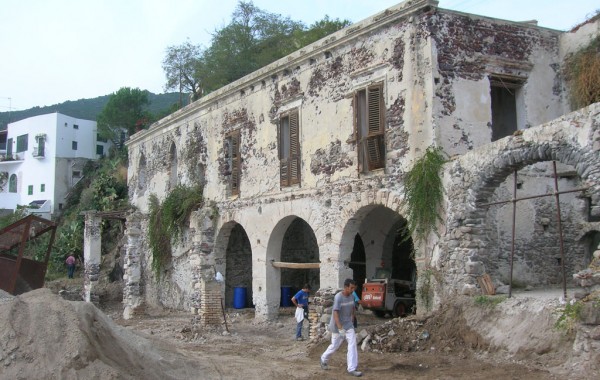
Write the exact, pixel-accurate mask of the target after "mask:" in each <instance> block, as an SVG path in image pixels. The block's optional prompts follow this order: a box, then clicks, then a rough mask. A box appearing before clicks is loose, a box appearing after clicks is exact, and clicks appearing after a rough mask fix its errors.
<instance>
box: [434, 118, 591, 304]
mask: <svg viewBox="0 0 600 380" xmlns="http://www.w3.org/2000/svg"><path fill="white" fill-rule="evenodd" d="M584 111H585V110H584ZM582 116H583V117H582ZM586 117H590V114H587V113H585V112H583V113H579V112H577V113H573V114H571V115H570V117H565V118H564V119H559V120H557V121H555V122H552V123H549V124H548V125H544V126H540V127H536V128H530V129H528V130H525V131H523V133H522V135H517V136H510V137H507V138H505V139H502V140H499V141H497V142H495V143H492V144H489V145H488V146H486V147H485V149H482V150H480V151H475V152H470V153H469V154H466V155H464V156H462V157H460V158H459V159H457V160H455V161H454V162H452V163H451V164H450V165H449V166H448V167H447V168H446V173H445V174H446V178H447V179H450V180H449V184H448V186H446V188H447V191H448V194H447V199H448V204H447V210H446V211H447V216H448V218H447V220H446V226H447V231H446V234H445V236H444V239H443V242H442V243H441V244H440V247H439V248H440V250H439V251H440V252H441V253H440V255H439V257H437V258H434V259H435V260H433V261H434V263H435V265H436V266H437V268H438V269H443V270H444V271H445V274H446V281H447V282H450V283H451V284H453V285H454V286H450V287H447V289H452V290H451V291H461V292H462V293H465V294H471V293H473V292H477V291H478V290H477V286H476V284H477V281H476V278H477V277H478V276H481V275H482V274H483V273H485V266H484V265H483V263H482V260H481V257H482V255H485V254H486V250H487V249H488V247H487V244H486V240H487V239H486V236H485V233H486V229H485V225H484V224H485V218H486V209H485V208H483V207H480V205H481V204H485V203H487V202H489V201H490V199H491V197H492V196H493V194H494V191H495V190H496V189H497V188H498V187H499V186H500V184H501V183H502V182H503V181H504V180H505V179H506V178H507V177H509V176H510V175H511V173H513V172H514V171H516V170H520V169H523V168H525V167H526V166H529V165H532V164H536V163H539V162H544V161H557V162H559V163H562V164H566V165H570V166H571V167H573V168H574V170H575V172H576V174H577V175H578V176H579V178H580V179H581V180H582V181H585V182H586V183H587V184H588V185H589V189H588V190H587V191H586V195H587V196H589V197H590V199H592V204H591V205H590V207H591V208H593V209H594V210H598V209H599V207H600V205H599V204H598V202H599V200H600V183H599V182H598V176H599V173H600V158H599V157H598V152H597V149H596V150H594V149H593V146H592V144H593V138H592V136H593V135H594V134H595V133H597V132H596V131H595V130H596V129H597V128H598V123H595V122H592V123H591V124H590V123H589V122H587V121H586V120H580V118H581V119H583V118H586ZM576 119H578V120H576ZM586 123H587V125H586ZM582 125H586V128H581V126H582ZM567 275H568V274H567Z"/></svg>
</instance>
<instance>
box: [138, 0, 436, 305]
mask: <svg viewBox="0 0 600 380" xmlns="http://www.w3.org/2000/svg"><path fill="white" fill-rule="evenodd" d="M417 3H419V4H421V5H423V4H427V3H428V2H427V1H421V2H417ZM414 4H415V2H412V3H408V8H409V11H410V12H412V9H413V8H411V7H413V6H414ZM399 8H400V9H402V7H399ZM417 8H418V7H417ZM420 17H424V16H422V15H421V16H420ZM405 41H410V43H407V42H405ZM430 48H431V47H430V43H429V41H428V39H427V38H417V32H416V30H415V24H414V22H412V21H411V22H407V17H406V16H405V15H402V14H401V12H398V11H395V12H392V13H384V14H382V15H380V16H379V18H378V19H377V20H375V21H373V20H366V21H365V22H364V23H362V24H359V25H355V26H353V27H352V28H351V29H349V30H343V31H340V32H338V33H336V34H334V35H333V36H330V37H328V38H326V39H324V40H322V41H320V42H317V43H315V44H313V45H311V46H309V47H307V48H305V49H303V50H302V51H300V52H298V53H295V54H292V55H291V56H290V57H287V58H285V59H283V60H281V61H279V62H277V63H275V64H272V65H270V66H267V67H266V68H264V69H261V70H259V71H258V72H256V73H254V74H251V75H250V76H248V77H246V78H244V79H242V80H240V81H238V82H235V83H233V84H231V85H229V86H226V87H225V88H223V89H221V90H219V91H216V92H215V93H213V94H211V95H209V96H207V97H205V98H203V99H201V100H200V101H198V102H195V103H194V104H192V105H190V106H188V107H186V108H185V109H183V110H181V111H179V112H177V113H175V114H173V115H171V116H169V117H167V118H165V119H163V120H161V121H160V122H159V123H157V124H155V125H153V126H152V127H151V128H150V129H149V130H148V131H143V132H141V133H139V134H137V135H134V136H132V139H131V140H130V142H129V143H128V146H129V152H130V171H129V173H130V175H129V183H130V197H131V200H132V203H133V204H134V205H135V206H136V207H137V208H138V210H139V211H141V212H142V213H148V211H149V210H148V203H149V202H148V199H149V198H148V197H149V196H150V194H155V195H156V196H157V197H158V199H159V200H162V199H164V197H165V196H166V195H167V194H168V191H169V190H170V189H171V188H173V186H174V184H173V183H172V181H170V180H169V178H170V168H171V166H170V165H171V162H170V157H169V149H170V147H171V144H175V146H176V150H177V156H178V162H177V163H178V168H177V177H178V182H179V183H186V184H191V183H194V178H193V176H192V173H193V171H194V170H197V166H199V165H202V167H203V168H204V170H205V173H204V181H205V187H204V196H205V198H206V199H207V200H210V201H213V202H216V207H217V209H218V212H219V215H220V217H219V223H221V222H223V224H225V223H228V222H231V221H235V222H237V223H239V224H240V225H242V227H243V228H244V230H245V232H246V233H247V234H248V236H249V238H250V242H251V245H252V254H253V264H256V263H261V262H263V263H264V262H266V261H265V260H267V251H266V246H265V244H266V243H265V242H266V241H268V240H269V236H270V235H271V234H273V230H274V228H275V227H274V226H273V223H257V218H258V216H257V215H256V211H255V210H256V207H257V206H256V205H260V204H261V202H263V201H264V200H268V201H267V202H269V203H270V202H275V200H276V199H278V198H280V200H279V202H283V205H284V206H283V207H281V208H279V207H278V208H277V211H273V212H269V211H268V210H269V207H268V206H262V208H263V210H262V212H263V214H264V215H267V218H268V220H269V221H272V220H274V221H280V220H284V219H285V218H287V217H289V216H290V215H298V216H300V215H303V216H304V217H303V219H304V220H305V221H307V222H308V223H309V224H310V225H311V228H313V230H314V231H315V235H316V238H317V241H318V245H319V248H320V251H321V252H320V256H321V261H322V262H323V261H325V262H327V263H332V264H331V265H329V264H328V265H326V266H325V267H324V268H322V269H321V285H323V284H324V283H325V284H328V285H329V286H339V285H340V284H341V283H342V282H343V279H344V278H345V277H349V276H351V271H349V269H348V268H347V267H345V268H343V269H340V265H342V266H343V264H340V252H339V250H340V249H339V241H337V243H334V242H335V239H334V238H333V235H334V232H333V230H334V229H333V228H332V227H331V225H332V224H335V225H336V226H338V228H339V226H340V225H343V224H344V222H343V220H344V219H343V218H342V219H339V218H335V215H337V213H338V212H339V210H340V208H341V206H339V205H336V204H335V203H334V202H331V203H330V204H329V205H327V206H323V205H322V204H321V202H320V201H318V199H319V198H320V197H321V194H322V193H321V191H322V190H318V188H319V187H321V186H328V185H329V184H335V186H334V188H335V189H336V190H335V191H337V192H341V191H344V192H346V193H347V194H349V193H350V192H353V191H356V190H357V189H358V188H361V187H362V184H369V185H367V187H364V188H365V189H366V190H367V191H371V189H372V188H375V189H379V188H383V187H396V188H397V187H398V186H399V184H400V181H399V180H398V176H399V175H401V174H402V173H403V172H404V171H405V168H406V167H408V165H409V162H410V161H411V160H412V158H413V157H414V156H415V155H416V154H417V152H419V151H422V150H424V148H425V147H427V146H429V145H430V144H431V143H432V138H433V137H432V136H433V135H432V134H431V133H430V130H431V128H428V127H427V125H426V124H427V120H430V115H429V114H430V112H431V111H430V107H429V106H428V105H427V101H425V99H428V98H431V94H429V93H428V92H427V91H428V90H427V88H431V85H427V81H428V80H429V79H427V78H431V75H424V74H423V72H424V71H425V72H431V66H430V64H424V63H425V62H431V59H430V58H429V56H430V55H431V51H430ZM405 63H406V64H405ZM375 83H383V84H384V94H385V104H386V107H387V110H386V119H387V120H389V122H388V123H386V133H387V134H388V136H389V139H388V141H387V147H386V148H387V149H386V150H387V152H386V153H387V160H388V164H387V165H386V166H387V167H388V169H387V170H386V171H387V172H389V175H386V174H387V173H385V172H384V171H378V172H374V173H369V174H366V175H364V174H361V175H359V173H358V171H357V153H356V142H355V141H354V140H353V139H352V137H353V133H354V129H353V128H354V127H353V108H352V95H353V93H354V91H356V90H360V89H364V88H366V86H368V85H371V84H375ZM415 84H416V85H415ZM407 98H408V99H411V100H410V101H408V102H407V101H406V100H405V99H407ZM407 103H408V104H409V106H410V107H405V104H407ZM294 108H297V109H298V110H299V116H300V135H301V137H300V144H301V150H302V155H301V159H302V164H301V184H300V185H299V186H291V187H289V188H281V187H280V184H279V158H278V142H277V124H278V122H279V119H280V117H281V116H282V115H285V113H286V112H289V111H290V110H291V109H294ZM409 122H410V123H413V124H415V125H418V126H419V127H418V128H415V132H414V133H409V131H408V130H407V129H406V126H407V125H408V123H409ZM234 130H239V131H240V134H241V138H240V155H241V158H242V160H241V168H242V170H241V173H242V174H241V184H240V196H239V197H234V198H230V193H229V192H228V181H229V177H228V175H227V172H228V171H229V167H228V163H227V160H226V158H225V151H224V144H223V142H224V140H225V137H226V135H227V134H228V133H229V132H231V131H234ZM189 152H193V153H195V155H190V154H189ZM142 156H143V157H144V159H143V160H142ZM190 158H194V161H193V162H192V161H191V160H190ZM142 161H144V162H145V163H144V166H145V167H144V176H143V177H144V181H145V182H146V185H145V186H144V188H143V189H140V186H136V183H137V182H138V181H139V178H140V175H139V170H138V166H139V165H140V163H141V162H142ZM358 182H360V183H361V186H359V187H357V186H356V184H355V183H358ZM349 196H350V195H349ZM351 196H352V197H355V196H360V193H358V195H356V194H351ZM313 198H315V199H316V201H310V202H309V203H310V204H305V202H306V201H302V202H299V201H298V200H299V199H311V200H312V199H313ZM366 199H367V198H365V200H366ZM398 205H399V202H397V203H396V205H395V206H396V208H397V207H398ZM233 210H235V214H236V215H240V217H238V218H227V217H226V215H228V213H229V212H230V211H231V212H233ZM306 210H312V211H311V212H312V213H311V214H309V215H304V211H306ZM319 210H323V211H326V213H324V215H321V216H319V217H318V218H317V220H316V221H313V222H312V223H311V222H310V221H312V220H313V219H314V218H315V217H316V215H320V213H321V212H323V211H319ZM332 210H335V212H332ZM242 211H243V212H245V213H246V214H243V213H241V212H242ZM248 217H251V219H249V220H248ZM340 220H342V223H340ZM257 225H262V226H265V229H264V230H259V231H255V230H254V228H256V227H257ZM323 231H326V232H323ZM218 235H219V228H216V233H215V236H218ZM353 238H354V236H352V239H353ZM217 239H218V238H217ZM257 241H261V242H262V243H257ZM336 244H337V245H336ZM180 245H181V246H180V247H175V249H174V252H175V254H174V259H173V267H171V268H170V269H169V270H168V272H169V273H168V276H165V279H166V280H165V281H167V282H169V284H168V285H167V282H165V283H164V284H162V285H161V286H159V287H157V291H156V292H152V291H149V292H147V293H148V294H154V293H156V294H157V298H158V299H160V303H162V304H168V305H170V306H173V307H178V306H179V305H181V304H183V305H188V304H191V303H193V302H189V301H186V297H187V296H185V294H191V293H194V291H193V290H191V289H190V287H191V286H192V285H191V284H193V283H194V281H193V280H192V278H193V277H194V275H195V274H194V273H195V271H194V270H187V271H186V270H182V269H181V268H179V267H177V266H178V263H179V262H181V265H184V266H185V258H186V257H187V256H186V255H195V254H196V249H195V248H194V244H193V243H190V244H186V243H185V241H184V243H182V244H180ZM216 246H217V247H221V246H222V245H220V244H219V243H217V244H216ZM350 252H351V246H350V249H349V250H347V252H345V254H346V255H349V254H350ZM217 255H218V253H217ZM270 255H271V256H272V255H273V254H272V253H271V254H270ZM148 260H149V259H148V258H147V259H146V261H148ZM347 260H349V257H348V258H347ZM212 261H213V260H212V259H210V258H207V262H212ZM255 267H256V269H255ZM253 271H254V275H253V278H254V280H255V281H254V282H253V295H254V300H253V301H254V304H255V305H256V307H257V310H261V308H264V309H265V310H267V314H268V313H270V312H271V310H272V309H274V308H277V307H278V302H279V300H278V298H279V294H278V292H279V286H280V284H279V278H278V277H277V275H276V274H275V273H271V272H273V269H272V268H270V267H268V266H267V267H266V268H264V267H263V268H261V267H260V265H258V266H257V265H253ZM145 272H146V276H148V279H149V281H147V282H146V284H145V286H146V287H150V288H152V287H153V285H151V283H153V282H155V281H154V280H155V279H152V278H151V274H150V273H147V272H148V271H145ZM182 272H185V273H182ZM263 279H264V280H263ZM264 281H271V282H272V284H271V285H267V284H264V283H263V282H264ZM174 284H175V285H174ZM275 284H276V285H275ZM165 285H166V286H165ZM261 289H262V290H261ZM265 289H271V291H272V294H270V295H266V296H264V292H265ZM159 292H161V293H162V296H161V295H160V294H158V293H159ZM261 297H262V299H260V298H261ZM173 298H174V299H175V300H174V299H173ZM182 298H183V299H182Z"/></svg>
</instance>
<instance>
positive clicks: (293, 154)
mask: <svg viewBox="0 0 600 380" xmlns="http://www.w3.org/2000/svg"><path fill="white" fill-rule="evenodd" d="M289 178H290V185H294V184H297V183H300V126H299V122H298V111H295V112H294V113H292V114H290V158H289Z"/></svg>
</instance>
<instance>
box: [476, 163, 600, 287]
mask: <svg viewBox="0 0 600 380" xmlns="http://www.w3.org/2000/svg"><path fill="white" fill-rule="evenodd" d="M556 167H557V171H556V176H557V178H556V183H557V184H558V190H559V191H561V192H565V191H570V190H576V189H579V188H583V187H584V186H585V184H584V183H583V181H582V180H581V178H580V177H579V176H578V175H577V171H576V170H575V168H574V167H573V166H570V165H566V164H561V163H557V166H556ZM554 181H555V180H554V169H553V165H552V162H548V161H543V162H538V163H534V164H531V165H527V166H525V165H523V166H522V167H521V168H519V170H518V171H517V172H516V176H515V175H514V173H513V174H512V175H510V174H509V175H508V176H507V177H506V179H505V180H504V182H502V183H501V184H499V185H498V186H496V187H495V188H494V189H493V192H491V196H490V198H489V202H488V203H496V202H503V201H508V202H505V203H498V204H492V205H489V206H486V209H485V214H484V215H485V218H484V220H483V223H482V225H483V226H484V231H485V239H484V243H483V244H484V246H485V247H486V248H485V249H482V250H480V255H479V256H480V260H481V261H482V263H483V264H484V268H485V272H486V273H487V274H489V275H490V276H491V278H492V280H493V282H494V283H495V284H496V286H497V288H498V287H500V291H499V292H505V291H507V290H508V288H507V287H504V286H503V285H509V284H511V277H512V289H516V290H519V289H531V288H542V287H543V288H548V287H560V286H561V285H562V284H563V266H564V271H565V276H566V278H567V279H568V278H570V277H571V274H573V273H576V272H578V271H580V270H582V269H584V268H585V267H586V266H587V265H588V264H589V258H586V255H587V254H586V247H585V244H582V242H580V241H578V237H577V236H578V234H579V231H580V226H581V225H582V224H584V223H586V222H587V221H588V214H589V210H588V208H589V202H587V199H586V198H584V197H583V196H582V193H581V192H578V191H574V192H570V193H562V194H560V195H559V200H560V203H559V204H560V228H559V220H558V207H557V204H556V197H555V196H553V195H554V191H555V182H554ZM513 198H514V199H516V202H515V203H514V206H513V202H511V201H510V200H512V199H513ZM513 212H514V214H513ZM513 218H514V219H513ZM513 228H514V243H513ZM561 240H562V244H561ZM513 244H514V256H513V257H512V274H511V254H512V251H513ZM561 245H562V246H563V247H564V258H563V254H561V250H560V247H561ZM563 260H564V262H563ZM502 289H505V291H503V290H502Z"/></svg>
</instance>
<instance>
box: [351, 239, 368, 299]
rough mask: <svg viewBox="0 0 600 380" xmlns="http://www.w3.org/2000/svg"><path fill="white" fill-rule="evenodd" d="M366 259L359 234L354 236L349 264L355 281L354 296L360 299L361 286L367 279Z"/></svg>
mask: <svg viewBox="0 0 600 380" xmlns="http://www.w3.org/2000/svg"><path fill="white" fill-rule="evenodd" d="M366 262H367V259H366V257H365V245H364V243H363V241H362V239H361V238H360V234H356V235H355V236H354V246H353V247H352V254H350V264H349V265H348V266H349V267H350V269H352V278H353V279H354V281H356V294H358V296H359V297H360V296H361V294H362V284H364V283H365V280H366V278H367V264H366Z"/></svg>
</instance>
